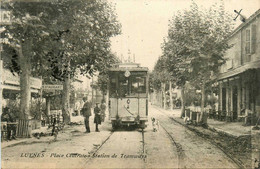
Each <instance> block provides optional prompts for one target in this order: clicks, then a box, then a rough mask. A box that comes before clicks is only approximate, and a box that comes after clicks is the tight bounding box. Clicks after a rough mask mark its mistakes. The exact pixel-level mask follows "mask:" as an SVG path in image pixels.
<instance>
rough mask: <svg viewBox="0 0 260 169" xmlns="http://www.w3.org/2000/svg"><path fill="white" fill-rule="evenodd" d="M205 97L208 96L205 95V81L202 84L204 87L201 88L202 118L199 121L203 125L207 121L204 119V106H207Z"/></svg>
mask: <svg viewBox="0 0 260 169" xmlns="http://www.w3.org/2000/svg"><path fill="white" fill-rule="evenodd" d="M205 97H206V94H205V82H204V81H203V82H202V86H201V116H200V119H199V122H200V123H201V124H206V123H207V121H206V119H205V118H203V117H204V115H205V111H204V106H205Z"/></svg>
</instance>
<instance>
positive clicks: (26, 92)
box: [18, 49, 31, 120]
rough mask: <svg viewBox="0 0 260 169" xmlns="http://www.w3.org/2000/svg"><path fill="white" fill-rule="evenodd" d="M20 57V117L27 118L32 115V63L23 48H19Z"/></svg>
mask: <svg viewBox="0 0 260 169" xmlns="http://www.w3.org/2000/svg"><path fill="white" fill-rule="evenodd" d="M18 55H19V58H20V68H21V75H20V88H21V99H20V110H21V112H20V114H19V115H18V117H19V119H24V120H27V119H29V116H30V101H31V90H30V89H31V84H30V73H31V69H30V67H31V64H30V59H29V58H28V56H24V55H23V52H22V49H19V50H18Z"/></svg>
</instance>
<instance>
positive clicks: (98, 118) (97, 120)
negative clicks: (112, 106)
mask: <svg viewBox="0 0 260 169" xmlns="http://www.w3.org/2000/svg"><path fill="white" fill-rule="evenodd" d="M98 105H99V103H96V107H95V108H94V113H95V118H94V123H96V132H99V129H98V125H99V124H101V110H100V108H99V106H98Z"/></svg>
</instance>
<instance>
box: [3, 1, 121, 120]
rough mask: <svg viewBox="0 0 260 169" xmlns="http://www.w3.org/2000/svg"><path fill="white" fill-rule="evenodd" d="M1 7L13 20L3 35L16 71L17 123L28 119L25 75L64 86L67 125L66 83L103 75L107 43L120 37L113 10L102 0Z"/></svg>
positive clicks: (28, 90)
mask: <svg viewBox="0 0 260 169" xmlns="http://www.w3.org/2000/svg"><path fill="white" fill-rule="evenodd" d="M4 5H5V6H6V7H7V8H8V9H9V10H10V11H11V13H12V16H13V18H12V25H10V26H8V27H6V35H7V36H8V38H9V42H8V43H7V44H8V45H9V46H10V47H11V48H12V49H14V50H15V54H16V55H17V59H15V60H16V62H17V64H18V65H19V67H20V69H18V70H16V71H17V72H21V83H20V84H21V110H22V112H23V113H22V115H21V118H24V119H27V118H28V114H29V109H30V80H29V79H30V78H29V77H30V75H31V74H32V72H37V73H38V75H39V74H42V73H43V74H44V73H45V74H46V72H47V74H49V75H52V76H53V77H55V78H56V79H59V80H61V81H63V85H64V90H63V102H62V103H63V118H64V120H65V122H68V121H69V119H68V118H69V116H68V111H69V107H70V106H69V91H70V78H71V77H73V76H74V75H75V73H76V72H78V71H79V72H80V73H81V74H85V75H91V76H92V75H93V73H94V72H96V71H98V70H102V69H103V68H104V67H105V65H106V64H107V60H109V59H110V58H109V57H110V56H109V55H108V53H109V51H110V39H109V38H110V37H112V36H114V35H117V34H119V33H120V24H119V23H118V22H117V20H116V15H115V14H114V9H113V7H112V5H111V4H109V3H108V2H105V1H101V0H91V1H84V0H78V1H72V0H57V1H50V2H48V1H46V2H39V1H35V2H21V1H14V2H9V3H5V4H4ZM13 67H14V65H13Z"/></svg>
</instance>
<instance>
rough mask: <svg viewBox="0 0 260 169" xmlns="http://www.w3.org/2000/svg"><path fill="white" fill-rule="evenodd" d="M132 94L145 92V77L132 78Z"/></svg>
mask: <svg viewBox="0 0 260 169" xmlns="http://www.w3.org/2000/svg"><path fill="white" fill-rule="evenodd" d="M130 90H131V95H137V94H145V93H146V88H145V77H138V76H133V77H132V78H131V88H130Z"/></svg>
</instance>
